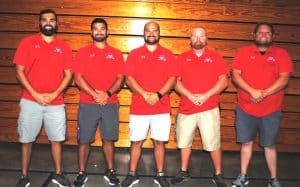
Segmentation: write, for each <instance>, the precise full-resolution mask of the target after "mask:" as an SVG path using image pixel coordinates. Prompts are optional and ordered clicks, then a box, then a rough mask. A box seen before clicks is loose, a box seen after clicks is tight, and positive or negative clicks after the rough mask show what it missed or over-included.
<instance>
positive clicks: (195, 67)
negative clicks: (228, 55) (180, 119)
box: [177, 48, 228, 114]
mask: <svg viewBox="0 0 300 187" xmlns="http://www.w3.org/2000/svg"><path fill="white" fill-rule="evenodd" d="M177 60H178V63H179V67H180V70H179V72H180V73H179V76H180V77H181V81H182V84H183V86H184V87H185V88H186V89H188V90H189V91H190V92H192V93H194V94H196V93H204V92H207V91H208V90H210V89H211V88H212V87H214V86H215V85H216V83H217V81H218V78H219V76H220V75H228V69H227V66H226V63H225V61H224V59H223V58H222V57H221V56H220V55H219V54H218V53H217V52H215V51H213V50H210V49H208V48H206V49H205V52H204V53H203V54H202V55H201V56H200V57H198V56H196V54H195V53H194V51H193V50H192V49H191V50H189V51H187V52H185V53H183V54H181V55H180V56H178V59H177ZM219 101H220V95H219V94H218V95H213V96H211V97H210V98H209V99H208V100H207V101H206V102H205V103H203V104H202V105H200V106H197V105H194V104H193V103H192V102H191V101H190V100H189V99H188V98H187V97H185V96H181V100H180V106H179V110H178V111H179V113H182V114H194V113H198V112H202V111H206V110H210V109H213V108H215V107H217V106H218V105H219Z"/></svg>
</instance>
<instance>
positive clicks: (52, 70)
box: [14, 9, 72, 187]
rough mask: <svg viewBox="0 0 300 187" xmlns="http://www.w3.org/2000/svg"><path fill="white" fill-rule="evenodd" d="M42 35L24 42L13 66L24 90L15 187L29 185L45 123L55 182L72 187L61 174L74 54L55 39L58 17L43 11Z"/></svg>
mask: <svg viewBox="0 0 300 187" xmlns="http://www.w3.org/2000/svg"><path fill="white" fill-rule="evenodd" d="M39 26H40V33H38V34H35V35H33V36H29V37H27V38H24V39H23V40H22V41H21V43H20V44H19V46H18V49H17V51H16V54H15V58H14V63H15V64H16V68H17V78H18V80H19V81H20V83H21V84H22V86H23V88H24V89H23V92H22V99H21V101H20V114H19V119H18V134H19V140H20V142H21V143H22V177H21V179H20V180H19V181H18V183H17V184H16V187H19V186H20V187H22V186H26V187H28V186H29V185H30V182H29V178H28V167H29V162H30V157H31V150H32V143H33V142H34V141H35V139H36V137H37V135H38V134H39V132H40V130H41V127H42V123H43V122H44V126H45V130H46V133H47V136H48V139H49V141H50V142H51V150H52V156H53V160H54V165H55V175H54V178H53V179H52V182H54V183H56V184H58V185H59V186H69V181H68V180H67V178H66V177H65V176H64V175H63V174H62V171H61V142H62V141H64V140H65V138H66V115H65V105H64V101H63V90H64V89H65V88H66V87H67V85H68V83H69V82H70V79H71V77H72V73H71V70H70V69H71V67H70V66H71V62H72V51H71V49H70V47H69V46H68V45H67V44H66V43H64V42H63V41H61V40H60V39H59V38H57V37H56V35H55V34H56V32H57V28H58V23H57V16H56V13H55V12H54V11H53V10H51V9H46V10H42V11H41V12H40V17H39Z"/></svg>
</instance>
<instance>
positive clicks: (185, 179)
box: [171, 177, 190, 185]
mask: <svg viewBox="0 0 300 187" xmlns="http://www.w3.org/2000/svg"><path fill="white" fill-rule="evenodd" d="M189 179H190V177H186V178H184V179H183V180H182V181H180V182H172V180H171V184H173V185H179V184H182V183H184V182H185V181H188V180H189Z"/></svg>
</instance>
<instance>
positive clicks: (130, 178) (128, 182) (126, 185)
mask: <svg viewBox="0 0 300 187" xmlns="http://www.w3.org/2000/svg"><path fill="white" fill-rule="evenodd" d="M139 181H140V179H139V177H138V176H137V175H132V174H128V175H127V176H126V178H125V179H124V180H123V181H122V187H132V186H133V185H134V184H137V183H138V182H139Z"/></svg>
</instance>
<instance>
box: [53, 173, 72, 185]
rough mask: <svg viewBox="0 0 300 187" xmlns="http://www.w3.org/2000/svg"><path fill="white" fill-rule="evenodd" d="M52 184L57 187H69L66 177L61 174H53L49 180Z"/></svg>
mask: <svg viewBox="0 0 300 187" xmlns="http://www.w3.org/2000/svg"><path fill="white" fill-rule="evenodd" d="M51 181H52V182H53V183H54V184H57V185H58V186H59V187H69V186H70V182H69V180H68V179H67V178H66V176H65V175H64V174H63V173H62V174H55V175H54V176H53V178H52V180H51Z"/></svg>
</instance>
